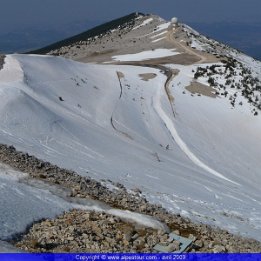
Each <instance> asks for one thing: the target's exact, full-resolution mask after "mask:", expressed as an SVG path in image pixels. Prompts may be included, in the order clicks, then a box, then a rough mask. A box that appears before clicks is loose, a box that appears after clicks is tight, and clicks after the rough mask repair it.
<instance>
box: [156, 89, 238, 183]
mask: <svg viewBox="0 0 261 261" xmlns="http://www.w3.org/2000/svg"><path fill="white" fill-rule="evenodd" d="M161 95H162V88H160V87H159V88H158V92H157V93H156V95H155V96H154V97H153V105H154V108H155V110H156V112H157V113H158V115H159V117H160V118H161V119H162V121H163V122H164V123H165V125H166V127H167V129H168V130H169V132H170V133H171V136H172V137H173V139H174V140H175V142H176V143H177V145H178V146H179V147H180V149H181V150H182V151H183V152H184V153H185V154H186V155H187V157H188V158H189V159H190V160H191V161H192V162H193V163H194V164H196V165H197V166H199V167H200V168H202V169H204V170H206V171H207V172H209V173H210V174H212V175H214V176H216V177H218V178H221V179H223V180H226V181H229V182H231V183H233V184H236V185H239V184H238V183H237V182H234V181H232V180H230V179H228V178H226V177H225V176H224V175H222V174H221V173H219V172H217V171H215V170H213V169H212V168H210V167H209V166H207V165H206V164H205V163H203V162H202V161H201V160H200V159H198V158H197V156H196V155H195V154H194V153H193V152H192V151H191V150H190V149H189V148H188V146H187V145H186V143H185V142H184V141H183V140H182V139H181V138H180V136H179V134H178V132H177V130H176V128H175V125H174V123H173V121H172V120H171V119H170V118H169V117H168V115H167V114H166V113H165V112H164V110H163V109H162V107H161V105H160V98H161Z"/></svg>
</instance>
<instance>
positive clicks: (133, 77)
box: [0, 15, 261, 240]
mask: <svg viewBox="0 0 261 261" xmlns="http://www.w3.org/2000/svg"><path fill="white" fill-rule="evenodd" d="M51 54H52V55H56V56H64V57H65V58H64V57H63V58H62V57H54V56H52V55H51ZM66 58H70V59H66ZM73 60H75V61H73ZM83 62H84V63H83ZM94 63H97V64H94ZM260 68H261V66H260V62H258V61H255V60H252V59H251V58H250V57H247V56H245V55H243V54H239V53H236V51H234V50H233V49H231V48H228V47H227V48H225V47H224V46H223V45H222V44H220V46H219V45H218V44H217V43H216V42H214V41H211V40H209V39H207V38H205V37H204V36H201V35H200V34H198V33H197V32H195V31H193V30H192V29H190V28H189V27H187V26H185V25H183V24H181V23H179V24H178V25H177V26H175V27H173V26H172V25H171V23H170V22H167V21H164V20H163V19H161V18H159V17H157V16H153V15H150V16H144V15H138V16H136V17H135V18H134V20H132V23H128V26H125V27H119V28H114V29H112V30H111V31H110V32H109V33H106V34H102V35H98V36H97V37H96V36H95V37H91V38H88V39H85V40H81V41H78V42H76V43H74V44H70V45H66V46H61V47H59V48H57V49H54V50H51V51H50V52H49V55H44V56H40V55H8V56H7V57H6V58H5V63H4V65H3V69H2V70H0V142H1V143H4V144H8V145H14V146H15V147H16V148H17V149H19V150H22V151H24V152H28V153H30V154H33V155H35V156H37V157H38V158H41V159H43V160H47V161H50V162H52V163H54V164H57V165H59V166H61V167H65V168H68V169H72V170H74V171H76V172H77V173H79V174H80V175H83V176H84V175H90V176H92V177H93V178H96V179H110V180H112V181H115V182H120V183H123V184H124V185H126V186H127V188H137V187H139V189H140V190H141V191H142V192H143V193H144V195H146V197H147V198H148V199H149V200H150V201H151V202H154V203H160V204H162V205H163V206H164V207H165V208H167V209H169V210H170V211H173V212H178V213H181V214H182V215H185V216H188V217H191V218H192V219H194V220H197V221H202V222H205V223H210V224H214V225H217V226H220V227H223V228H226V229H228V230H230V231H232V232H235V233H241V234H243V235H246V236H250V237H254V238H257V239H259V240H261V238H260V229H261V219H260V216H261V204H260V202H261V198H260V185H261V178H260V169H261V165H260V155H261V139H260V131H261V112H260V100H261V98H260V91H261V90H260V80H261V75H260Z"/></svg>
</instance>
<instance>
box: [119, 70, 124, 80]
mask: <svg viewBox="0 0 261 261" xmlns="http://www.w3.org/2000/svg"><path fill="white" fill-rule="evenodd" d="M117 76H118V78H119V79H123V78H124V77H125V75H124V73H123V72H120V71H117Z"/></svg>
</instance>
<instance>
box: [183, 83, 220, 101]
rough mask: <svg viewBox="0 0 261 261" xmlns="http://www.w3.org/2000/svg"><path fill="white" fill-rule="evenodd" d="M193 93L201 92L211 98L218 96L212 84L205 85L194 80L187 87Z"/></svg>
mask: <svg viewBox="0 0 261 261" xmlns="http://www.w3.org/2000/svg"><path fill="white" fill-rule="evenodd" d="M185 89H186V90H188V91H189V92H191V93H192V94H200V95H204V96H207V97H211V98H216V97H217V95H216V93H215V92H216V90H215V89H214V88H212V87H211V86H207V85H204V84H202V83H199V82H195V81H194V82H192V83H191V84H190V85H189V86H187V87H186V88H185Z"/></svg>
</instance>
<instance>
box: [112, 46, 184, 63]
mask: <svg viewBox="0 0 261 261" xmlns="http://www.w3.org/2000/svg"><path fill="white" fill-rule="evenodd" d="M177 54H179V53H178V52H175V49H155V50H150V51H143V52H140V53H134V54H123V55H116V56H113V57H112V59H113V60H115V61H121V62H125V61H128V62H130V61H145V60H150V59H154V58H162V57H168V56H173V55H177Z"/></svg>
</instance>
